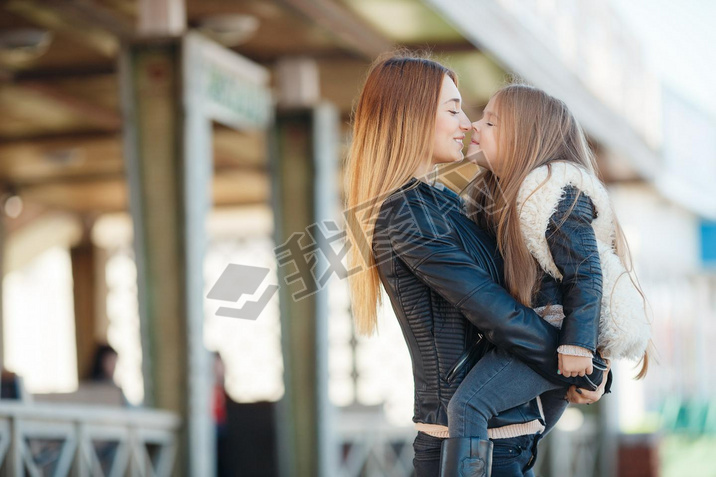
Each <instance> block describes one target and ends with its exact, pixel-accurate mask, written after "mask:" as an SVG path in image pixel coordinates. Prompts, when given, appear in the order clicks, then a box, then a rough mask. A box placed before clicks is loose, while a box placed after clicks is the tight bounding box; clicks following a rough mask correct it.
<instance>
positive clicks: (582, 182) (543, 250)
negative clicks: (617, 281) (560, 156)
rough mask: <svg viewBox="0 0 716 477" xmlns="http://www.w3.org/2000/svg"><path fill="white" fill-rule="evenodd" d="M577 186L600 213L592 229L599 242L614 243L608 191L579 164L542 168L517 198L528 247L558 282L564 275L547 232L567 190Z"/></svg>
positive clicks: (612, 213) (531, 174) (565, 163)
mask: <svg viewBox="0 0 716 477" xmlns="http://www.w3.org/2000/svg"><path fill="white" fill-rule="evenodd" d="M569 185H571V186H574V187H576V188H577V189H579V190H580V191H582V193H584V194H585V195H587V196H589V198H590V199H591V200H592V203H593V204H594V206H595V208H596V210H597V218H596V219H594V221H593V222H592V228H593V229H594V233H595V235H596V238H597V240H599V241H601V242H603V243H605V244H613V243H614V238H615V228H614V212H613V210H612V206H611V203H610V201H609V196H608V195H607V191H606V189H605V188H604V186H603V185H602V183H601V182H600V181H599V179H598V178H597V177H596V176H595V175H594V174H592V173H591V172H588V171H587V170H585V169H584V168H582V167H580V166H577V165H576V164H572V163H568V162H563V161H555V162H552V163H550V164H548V165H544V166H540V167H538V168H536V169H535V170H534V171H532V172H530V174H529V175H528V176H527V177H526V178H525V180H524V182H523V183H522V185H521V186H520V191H519V194H518V196H517V210H518V211H519V217H520V225H521V227H520V228H521V229H522V235H523V237H524V239H525V244H526V245H527V248H528V249H529V251H530V253H532V256H534V257H535V259H537V261H538V262H539V264H540V266H541V267H542V268H543V269H544V270H545V271H546V272H547V273H549V274H550V275H551V276H552V277H554V278H556V279H561V278H562V274H561V273H560V272H559V270H557V267H556V266H555V264H554V262H553V261H552V254H551V253H550V251H549V246H548V245H547V239H546V238H545V232H546V231H547V226H548V225H549V219H550V217H552V215H553V214H554V213H555V212H556V210H557V205H558V204H559V201H560V200H561V199H562V197H564V188H565V187H567V186H569Z"/></svg>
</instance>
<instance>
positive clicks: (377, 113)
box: [345, 52, 457, 335]
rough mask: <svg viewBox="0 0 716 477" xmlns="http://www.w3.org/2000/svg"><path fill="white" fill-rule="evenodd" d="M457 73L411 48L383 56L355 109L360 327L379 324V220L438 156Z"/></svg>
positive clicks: (353, 209) (349, 187) (350, 215)
mask: <svg viewBox="0 0 716 477" xmlns="http://www.w3.org/2000/svg"><path fill="white" fill-rule="evenodd" d="M446 75H447V76H448V77H449V78H451V79H452V80H453V81H454V82H455V84H457V77H456V76H455V73H453V72H452V71H451V70H449V69H448V68H446V67H445V66H443V65H441V64H440V63H437V62H435V61H432V60H430V59H428V58H425V57H423V56H416V55H414V54H410V53H407V52H401V53H398V54H396V53H393V54H391V55H390V56H389V57H384V58H379V59H378V60H376V62H375V63H374V64H373V66H372V67H371V69H370V71H369V73H368V78H367V79H366V82H365V85H364V86H363V90H362V91H361V94H360V98H359V100H358V104H357V107H356V109H355V112H354V115H353V140H352V144H351V147H350V151H349V153H348V161H347V164H346V173H345V191H346V212H345V219H346V229H347V231H348V240H349V242H350V250H349V254H348V262H349V268H348V269H349V270H351V271H352V270H356V269H359V270H360V271H359V272H358V273H355V274H353V275H351V276H350V277H349V284H350V290H351V303H352V313H353V318H354V320H355V324H356V328H357V330H358V332H359V333H361V334H366V335H370V334H372V333H373V332H374V331H375V330H376V327H377V308H378V306H379V305H380V279H379V277H378V272H377V270H376V268H375V258H374V256H373V251H372V241H373V228H374V226H375V220H376V216H377V214H378V212H379V210H380V207H381V205H382V204H383V201H384V200H385V199H386V198H387V196H388V195H390V194H391V193H392V192H393V191H395V190H396V189H398V188H399V187H401V186H403V185H404V184H405V183H406V182H408V181H409V180H410V178H411V177H412V176H413V175H414V174H415V172H416V171H417V170H419V168H423V167H424V166H425V165H426V164H427V163H429V162H430V161H431V158H432V154H433V150H432V149H433V137H434V130H435V117H436V114H437V106H438V100H439V98H440V90H441V88H442V83H443V80H444V79H445V76H446Z"/></svg>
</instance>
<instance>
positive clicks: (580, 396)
mask: <svg viewBox="0 0 716 477" xmlns="http://www.w3.org/2000/svg"><path fill="white" fill-rule="evenodd" d="M606 362H607V369H606V371H604V374H603V375H602V382H601V384H600V385H599V387H598V388H597V390H596V391H587V390H586V389H581V388H578V387H577V386H574V385H572V386H570V387H569V390H568V391H567V395H566V396H565V397H564V398H565V399H566V400H567V401H569V402H570V404H592V403H593V402H597V401H599V399H601V397H602V395H603V394H604V386H606V385H607V376H608V375H609V370H610V369H611V367H612V364H611V363H610V362H609V360H606Z"/></svg>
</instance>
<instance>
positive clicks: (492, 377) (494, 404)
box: [448, 348, 566, 439]
mask: <svg viewBox="0 0 716 477" xmlns="http://www.w3.org/2000/svg"><path fill="white" fill-rule="evenodd" d="M557 388H562V389H564V388H563V386H560V385H558V384H554V383H552V382H550V381H548V380H547V379H545V378H543V377H542V376H541V375H539V374H538V373H537V372H535V371H533V370H532V369H531V368H530V367H529V366H527V365H526V364H524V363H523V362H522V361H520V360H519V359H517V358H515V357H514V356H513V355H512V354H510V353H508V352H506V351H503V350H501V349H499V348H495V349H493V350H491V351H490V352H489V353H487V354H486V355H485V356H483V357H482V359H480V361H478V362H477V364H475V366H474V367H473V368H472V369H471V370H470V372H469V373H468V374H467V376H466V377H465V379H464V380H463V382H462V383H461V384H460V387H459V388H458V389H457V391H456V392H455V394H454V395H453V397H452V399H451V400H450V404H449V405H448V428H449V430H450V437H477V438H480V439H487V438H488V436H487V421H489V420H490V418H492V417H493V416H496V415H497V414H499V413H500V412H501V411H505V410H507V409H510V408H513V407H515V406H519V405H520V404H524V403H526V402H528V401H530V400H532V399H534V398H535V397H536V396H539V395H540V394H542V393H545V392H547V391H551V390H553V389H557ZM565 392H566V391H565Z"/></svg>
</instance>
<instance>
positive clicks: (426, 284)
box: [373, 179, 606, 427]
mask: <svg viewBox="0 0 716 477" xmlns="http://www.w3.org/2000/svg"><path fill="white" fill-rule="evenodd" d="M462 207H463V204H462V202H461V200H460V198H459V197H458V196H457V195H456V194H455V193H453V192H451V191H449V190H439V189H437V188H435V187H432V186H430V185H428V184H425V183H423V182H420V181H417V180H416V179H412V180H411V181H409V182H408V183H407V184H406V185H405V186H404V187H402V188H401V189H399V190H398V191H396V192H395V193H393V194H392V195H391V196H390V197H388V199H386V201H385V202H384V203H383V205H382V207H381V210H380V214H379V216H378V218H377V219H376V223H375V232H374V237H373V252H374V254H375V259H376V264H377V267H378V273H379V275H380V279H381V282H382V283H383V286H384V287H385V289H386V291H387V293H388V296H389V297H390V301H391V304H392V305H393V309H394V311H395V314H396V316H397V318H398V320H399V322H400V326H401V329H402V331H403V336H404V337H405V341H406V343H407V345H408V349H409V352H410V356H411V360H412V364H413V376H414V380H415V410H414V416H413V420H414V421H415V422H424V423H428V424H441V425H447V405H448V402H449V401H450V398H451V397H452V395H453V394H454V392H455V390H456V389H457V387H458V385H459V384H460V382H461V381H462V379H463V378H464V377H465V374H466V373H467V371H468V370H469V368H470V366H469V363H468V361H469V360H466V359H465V357H466V356H467V351H469V350H473V351H474V350H476V349H477V350H478V351H477V353H478V354H479V353H480V352H484V349H479V347H476V346H475V343H476V342H477V341H478V339H479V337H480V336H484V337H485V338H486V339H487V340H488V341H489V342H490V343H493V344H494V345H496V346H499V347H501V348H503V349H505V350H507V351H510V352H512V353H514V354H515V355H516V356H517V357H518V358H519V359H521V360H522V361H523V362H525V363H526V364H527V365H529V366H530V367H532V368H533V369H534V370H535V371H537V372H539V373H540V374H542V375H543V376H545V377H546V378H547V379H550V380H552V381H554V382H556V383H562V384H565V385H568V384H577V385H578V386H580V387H582V388H586V389H592V390H593V389H596V384H595V383H597V384H598V383H600V382H601V380H602V374H603V370H604V369H605V368H606V366H605V365H604V362H603V361H602V360H600V359H599V358H598V357H597V358H595V359H594V365H595V371H594V373H593V374H592V375H590V376H588V377H585V378H565V377H563V376H560V375H558V374H557V372H556V371H557V353H556V349H557V347H558V345H559V341H558V340H559V336H558V335H559V333H558V330H557V329H556V328H553V327H552V326H551V325H549V324H548V323H547V322H546V321H544V320H543V319H542V318H540V317H539V316H538V315H537V314H536V313H535V312H534V310H532V309H531V308H528V307H525V306H523V305H521V304H520V303H518V302H517V301H515V300H514V299H513V298H512V296H511V295H510V294H509V293H508V292H507V291H506V290H505V289H504V288H503V287H502V286H501V285H500V284H501V283H502V278H503V277H502V266H503V262H502V258H501V257H500V255H499V253H498V252H497V245H496V242H495V239H494V237H493V236H492V235H491V234H489V233H487V232H486V231H484V230H482V229H481V228H479V227H478V226H477V225H476V224H475V223H474V222H473V221H471V220H470V219H469V218H468V217H467V216H466V215H464V213H463V210H462ZM465 318H467V320H466V319H465ZM473 354H474V353H473ZM477 358H479V356H477ZM539 418H540V414H539V409H538V406H537V404H536V401H535V400H533V401H531V402H529V403H526V404H524V405H522V406H519V407H517V408H514V409H510V410H508V411H505V412H503V413H501V414H500V415H499V416H497V417H496V418H493V419H492V421H491V422H490V423H489V425H490V427H500V426H504V425H508V424H515V423H522V422H528V421H531V420H533V419H539Z"/></svg>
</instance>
